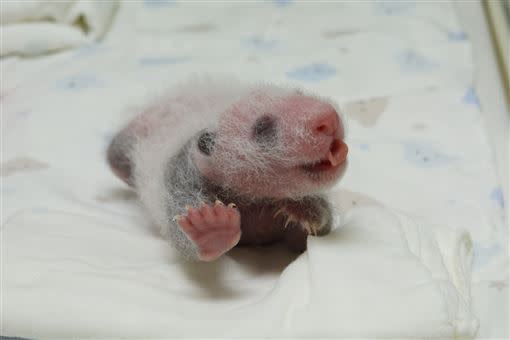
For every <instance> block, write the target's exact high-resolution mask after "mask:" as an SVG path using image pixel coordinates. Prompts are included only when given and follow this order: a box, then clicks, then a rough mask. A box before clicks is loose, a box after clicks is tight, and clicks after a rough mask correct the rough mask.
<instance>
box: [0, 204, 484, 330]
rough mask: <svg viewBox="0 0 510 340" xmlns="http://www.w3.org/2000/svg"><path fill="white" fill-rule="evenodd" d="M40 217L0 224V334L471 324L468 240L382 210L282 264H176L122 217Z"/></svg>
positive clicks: (354, 219)
mask: <svg viewBox="0 0 510 340" xmlns="http://www.w3.org/2000/svg"><path fill="white" fill-rule="evenodd" d="M94 210H95V209H92V211H94ZM45 214H46V216H45V218H41V215H40V213H34V212H22V213H19V214H18V215H16V216H14V217H13V218H11V219H10V220H9V221H8V222H7V223H6V224H5V225H4V228H3V237H4V247H5V248H4V251H3V254H4V256H5V259H4V269H3V270H4V277H5V279H4V285H3V289H4V302H3V303H4V315H3V320H4V329H3V331H4V334H16V335H18V336H26V337H36V338H44V337H48V336H50V337H58V338H67V337H99V338H104V337H113V338H124V337H150V338H152V337H155V338H170V337H178V338H181V337H204V338H216V337H220V338H234V337H243V336H244V337H246V336H249V337H293V338H294V337H312V338H331V337H332V338H343V337H349V338H353V337H364V338H366V337H371V338H372V337H393V338H402V337H415V336H419V337H422V338H451V337H472V336H473V335H474V334H475V332H476V329H477V320H476V318H475V317H474V316H473V315H472V314H471V312H470V292H469V287H470V277H469V273H470V265H471V262H470V261H471V254H472V246H471V241H470V238H469V237H468V235H467V234H466V233H464V232H461V231H456V230H445V229H444V228H440V229H437V228H434V227H433V226H431V225H429V224H426V223H424V222H423V221H420V220H417V219H413V218H410V217H408V216H405V215H402V214H398V213H394V212H391V211H390V210H387V209H384V208H382V207H377V206H365V207H359V208H356V209H353V210H351V211H350V213H349V214H348V215H347V216H346V219H345V223H344V225H343V226H342V227H341V228H339V229H336V230H334V231H333V232H332V233H331V234H330V235H328V236H326V237H323V238H313V239H310V240H309V243H308V252H307V253H305V254H303V255H301V256H300V257H299V258H297V259H296V260H295V261H294V262H292V263H290V264H289V262H290V261H291V260H292V256H291V255H289V254H288V253H286V252H285V251H284V250H283V249H282V248H275V247H273V248H271V249H269V250H264V251H261V250H260V249H236V250H234V251H233V252H231V253H230V254H229V255H228V256H226V257H222V258H221V259H220V260H218V261H217V262H215V263H209V264H207V263H198V264H197V263H195V264H193V263H186V262H183V261H182V260H181V259H180V258H179V256H177V255H176V254H175V253H174V252H172V251H169V249H168V246H167V244H166V243H165V242H164V241H162V240H161V238H159V237H157V236H156V235H154V234H153V233H151V232H149V230H141V229H139V228H137V225H136V224H134V223H131V224H129V223H127V221H126V219H124V222H123V221H122V218H117V219H112V218H111V217H110V218H105V217H99V216H87V215H80V214H71V213H62V212H57V211H55V212H53V211H49V212H46V213H45ZM287 264H288V267H287V268H285V266H286V265H287ZM284 268H285V269H284ZM282 270H283V272H281V271H282ZM280 272H281V273H280ZM28 324H29V325H30V327H26V325H28Z"/></svg>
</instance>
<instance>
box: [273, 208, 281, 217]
mask: <svg viewBox="0 0 510 340" xmlns="http://www.w3.org/2000/svg"><path fill="white" fill-rule="evenodd" d="M281 214H283V208H280V209H278V210H276V212H275V213H274V215H273V217H276V216H278V215H281Z"/></svg>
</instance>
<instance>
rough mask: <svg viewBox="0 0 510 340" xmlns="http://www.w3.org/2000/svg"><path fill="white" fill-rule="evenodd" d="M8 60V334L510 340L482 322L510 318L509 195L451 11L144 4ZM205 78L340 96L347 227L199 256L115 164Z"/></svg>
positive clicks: (341, 199)
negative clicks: (157, 116) (121, 142)
mask: <svg viewBox="0 0 510 340" xmlns="http://www.w3.org/2000/svg"><path fill="white" fill-rule="evenodd" d="M1 62H2V71H3V75H2V82H3V84H2V94H1V101H2V124H1V125H2V126H1V129H2V130H1V132H2V164H1V167H2V186H1V190H2V199H3V211H2V214H1V215H2V216H1V219H2V220H1V221H2V265H3V275H2V286H3V293H4V299H5V300H4V301H5V302H4V310H3V314H2V318H3V320H2V321H3V327H4V329H3V332H4V334H3V335H16V336H27V337H38V338H51V337H53V338H55V337H66V336H71V335H73V336H82V337H84V336H87V337H103V338H104V337H130V336H131V337H144V336H153V337H157V336H159V337H165V336H166V337H168V336H176V337H179V336H180V337H182V336H203V337H229V336H230V337H234V336H241V335H244V336H248V335H249V336H263V337H282V336H291V337H303V336H308V337H317V336H323V337H354V336H359V337H374V336H391V337H409V336H419V337H427V338H434V337H436V338H444V337H473V336H475V335H476V334H477V332H478V334H491V335H493V336H498V335H499V336H503V335H505V334H508V324H507V323H506V324H505V322H498V326H497V328H498V330H497V333H490V332H489V331H487V332H486V331H485V329H489V328H491V327H492V326H493V325H490V323H491V322H492V323H496V321H493V320H506V319H505V316H506V315H508V306H507V305H505V303H506V298H507V297H508V269H507V268H508V229H507V227H506V226H505V224H504V218H503V216H504V209H505V208H506V204H507V202H505V200H504V195H503V193H502V190H501V187H500V186H499V185H498V182H497V179H496V175H495V171H494V160H493V152H492V150H491V148H490V146H489V143H488V138H487V132H486V131H485V130H484V126H483V124H482V114H481V112H480V103H479V101H478V98H477V96H476V93H475V91H474V89H473V86H472V83H473V79H472V74H473V65H472V62H471V52H470V44H469V41H468V39H467V36H466V34H465V33H464V31H463V30H462V28H461V27H460V25H459V23H458V21H457V18H456V15H455V12H454V10H453V7H452V6H451V4H449V3H447V2H440V3H424V2H416V3H414V2H406V3H402V2H363V3H347V2H345V3H321V4H317V3H315V4H314V3H303V2H295V1H268V2H260V3H258V2H257V3H255V2H254V3H244V4H240V3H225V4H221V3H211V4H205V3H181V2H175V1H148V0H146V1H143V2H136V3H123V4H122V5H121V6H120V7H119V11H118V13H117V15H116V19H115V22H114V23H113V26H112V27H111V30H110V33H109V34H108V35H107V36H106V40H105V41H104V42H103V43H96V44H91V45H88V46H86V47H83V48H80V49H76V50H73V51H68V52H64V53H59V54H55V55H51V56H46V57H44V58H37V59H18V58H8V59H3V60H2V61H1ZM203 72H208V73H225V72H228V73H233V74H235V75H237V76H238V77H239V78H241V79H243V80H246V81H273V82H276V83H279V84H290V85H294V86H299V87H302V88H305V89H309V90H311V91H313V92H316V93H320V94H321V95H324V96H330V97H331V98H333V99H334V100H335V101H337V102H338V103H340V104H341V107H342V109H343V111H344V112H343V113H344V114H345V115H346V117H347V119H348V131H347V142H348V144H349V147H350V153H349V169H348V171H347V173H346V176H345V177H344V179H343V180H342V181H341V183H339V185H338V186H337V187H336V188H334V190H333V191H332V193H331V194H332V197H333V199H334V200H335V202H337V204H336V205H335V207H337V209H338V211H337V213H338V220H339V221H338V223H337V224H336V226H337V227H338V228H337V229H336V230H335V231H334V232H333V233H332V234H331V235H330V236H327V237H325V238H312V239H310V240H309V250H308V251H307V252H306V253H305V254H303V255H301V256H299V257H297V258H296V257H295V256H293V255H292V254H289V253H287V252H285V251H284V250H283V249H280V248H279V247H271V248H269V249H265V248H263V249H257V248H253V249H245V248H243V249H235V250H234V251H232V252H231V254H229V256H226V257H224V258H223V259H221V260H219V261H217V262H215V263H212V264H189V263H186V262H184V261H183V260H182V259H180V258H179V257H178V256H177V255H176V253H175V252H174V250H173V249H171V247H169V246H168V245H167V244H166V243H165V242H164V241H163V240H162V238H161V237H160V236H159V235H158V234H157V232H156V231H155V228H154V227H153V226H151V225H150V224H149V222H148V219H147V218H146V217H145V216H144V215H143V213H142V211H141V210H140V208H139V207H138V205H137V202H136V196H135V195H134V194H133V193H132V192H131V191H130V190H129V189H127V188H126V187H125V186H123V184H122V183H121V182H120V181H118V180H117V179H116V178H115V177H114V176H113V175H112V174H111V173H110V171H109V169H108V167H107V166H106V162H105V154H104V152H105V149H106V146H107V144H108V142H109V141H110V138H111V137H112V136H113V134H114V133H115V132H116V131H117V129H118V128H119V127H120V126H121V125H123V124H124V123H125V122H126V121H127V120H128V119H129V118H130V117H132V116H133V115H134V114H136V113H137V109H138V108H139V107H140V105H141V104H143V103H145V102H146V101H147V100H150V98H153V97H155V96H157V95H158V94H160V93H161V92H162V91H164V89H165V88H167V87H168V86H169V85H170V84H173V83H175V82H177V81H180V80H182V79H185V78H187V77H188V76H189V75H190V74H200V73H203ZM49 306H51V307H49ZM491 310H497V311H498V315H497V316H494V318H493V317H492V316H493V315H491V314H490V311H491ZM389 311H391V312H389ZM505 313H506V315H505ZM498 318H501V319H498ZM76 320H79V322H76ZM232 320H235V322H232ZM491 320H492V321H491ZM360 321H363V323H360ZM27 325H29V326H27ZM478 325H479V326H478ZM479 331H480V332H482V333H480V332H479ZM483 332H486V333H483ZM505 332H507V333H505Z"/></svg>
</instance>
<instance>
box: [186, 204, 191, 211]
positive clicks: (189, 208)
mask: <svg viewBox="0 0 510 340" xmlns="http://www.w3.org/2000/svg"><path fill="white" fill-rule="evenodd" d="M184 209H186V210H187V211H190V210H191V209H193V208H192V207H191V205H187V204H186V205H185V206H184Z"/></svg>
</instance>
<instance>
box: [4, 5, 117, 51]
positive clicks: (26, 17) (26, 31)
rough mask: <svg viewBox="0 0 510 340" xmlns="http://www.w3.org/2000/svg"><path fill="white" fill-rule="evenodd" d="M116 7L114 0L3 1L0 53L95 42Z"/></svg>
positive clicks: (62, 48) (47, 49) (68, 46)
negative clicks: (0, 47)
mask: <svg viewBox="0 0 510 340" xmlns="http://www.w3.org/2000/svg"><path fill="white" fill-rule="evenodd" d="M116 8H117V0H109V1H87V0H72V1H48V0H39V1H5V2H3V3H2V14H1V19H2V51H1V55H2V56H5V55H24V56H27V55H38V54H43V53H49V52H54V51H57V50H64V49H68V48H72V47H77V46H80V45H83V44H85V43H88V42H92V41H95V40H97V39H99V38H101V37H102V36H103V35H104V34H105V32H106V31H107V29H108V28H109V26H110V24H111V21H112V18H113V16H114V13H115V10H116Z"/></svg>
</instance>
